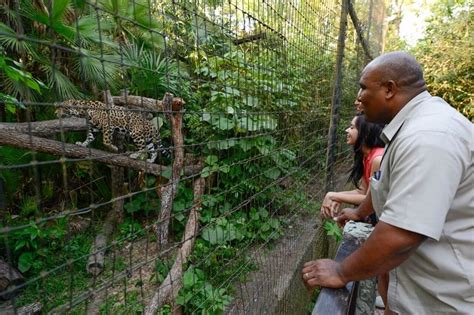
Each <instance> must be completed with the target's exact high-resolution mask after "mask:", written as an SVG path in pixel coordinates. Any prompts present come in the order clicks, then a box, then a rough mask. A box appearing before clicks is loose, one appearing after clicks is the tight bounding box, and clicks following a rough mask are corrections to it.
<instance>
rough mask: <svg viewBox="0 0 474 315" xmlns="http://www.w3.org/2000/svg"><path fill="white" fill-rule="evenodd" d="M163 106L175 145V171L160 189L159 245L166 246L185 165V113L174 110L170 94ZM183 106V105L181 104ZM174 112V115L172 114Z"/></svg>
mask: <svg viewBox="0 0 474 315" xmlns="http://www.w3.org/2000/svg"><path fill="white" fill-rule="evenodd" d="M163 104H164V107H165V109H166V113H167V116H169V119H170V121H171V128H172V137H173V144H174V150H173V152H174V156H173V158H174V159H173V169H172V172H171V178H170V180H169V182H168V183H167V184H165V185H163V186H162V187H160V194H159V195H160V214H159V216H158V222H157V225H156V231H157V237H158V243H159V244H160V245H165V244H167V243H168V234H169V232H168V228H169V223H170V218H171V210H172V207H173V200H174V198H175V196H176V193H177V192H178V186H179V182H180V177H181V170H182V168H183V164H184V147H183V146H184V138H183V132H182V125H183V113H182V110H181V108H178V107H176V108H173V106H174V105H176V104H173V96H172V95H171V94H169V93H166V94H165V98H164V99H163ZM181 105H182V104H181ZM171 112H172V114H171Z"/></svg>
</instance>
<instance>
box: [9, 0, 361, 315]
mask: <svg viewBox="0 0 474 315" xmlns="http://www.w3.org/2000/svg"><path fill="white" fill-rule="evenodd" d="M313 2H314V3H313V5H316V4H317V5H321V3H323V2H322V1H313ZM246 6H247V7H246V8H245V10H246V11H244V10H243V9H240V10H236V8H235V7H233V6H232V5H231V3H227V2H226V1H210V0H209V1H201V2H200V3H196V2H192V1H184V0H183V1H163V2H155V3H153V1H148V0H135V1H127V0H98V1H94V5H91V3H89V2H88V1H84V0H55V1H43V0H36V1H29V0H21V1H7V2H3V3H2V4H0V17H1V19H0V21H1V22H0V90H1V91H2V93H1V94H0V101H1V102H2V104H4V105H2V106H1V110H0V120H1V121H2V122H27V121H40V120H48V119H55V118H56V117H55V114H54V106H52V105H53V104H54V103H55V102H58V101H61V100H65V99H69V98H78V99H101V98H102V91H103V90H105V89H108V90H110V91H111V93H112V94H113V95H118V94H120V93H121V90H123V89H126V90H128V92H129V93H130V94H133V95H141V96H144V97H151V98H156V99H161V98H162V97H163V94H164V93H165V92H171V93H173V94H175V95H176V96H179V97H182V98H183V99H184V100H185V102H186V114H185V117H184V120H185V125H184V129H185V130H184V132H185V145H186V153H187V154H193V155H194V156H195V157H202V158H203V160H204V163H205V165H204V169H203V171H202V173H201V174H200V176H202V177H204V178H206V179H207V180H208V188H207V189H206V195H205V196H204V197H205V198H204V202H203V208H202V210H201V220H200V224H201V226H202V230H201V232H200V236H199V238H198V239H197V241H196V246H195V250H194V252H193V254H192V257H191V260H190V262H189V264H188V265H189V268H188V270H187V271H186V272H185V274H184V283H183V284H184V286H183V289H182V290H181V291H180V295H179V297H178V300H177V303H178V304H180V305H182V307H183V309H184V311H185V312H188V313H194V312H202V313H221V312H222V311H223V310H224V308H225V307H226V305H227V304H228V303H229V301H230V295H231V294H232V285H231V283H230V282H229V281H230V280H229V279H234V278H236V276H237V275H239V277H240V276H243V275H244V274H245V272H247V271H249V270H251V269H252V268H254V265H253V262H252V261H250V260H249V259H248V256H247V252H248V251H249V249H250V248H251V247H252V246H255V244H263V243H268V242H271V241H272V240H275V239H277V238H279V237H280V236H281V235H283V232H284V229H285V224H286V222H287V220H288V219H287V217H288V216H289V215H286V216H285V215H284V214H285V211H286V212H289V213H290V214H292V215H294V213H292V212H291V211H289V210H288V205H289V204H292V203H294V204H296V205H297V206H296V208H297V211H299V212H301V213H306V212H307V211H308V209H312V208H317V207H314V205H311V201H310V200H308V196H307V193H308V192H307V191H302V188H303V187H304V186H303V185H302V183H303V182H305V181H308V180H309V179H310V178H311V177H310V174H315V173H317V172H320V171H321V169H322V167H323V165H324V158H325V151H326V148H325V146H326V134H327V126H328V119H327V108H328V104H329V103H330V98H331V85H332V83H331V82H332V79H333V69H334V42H333V39H334V38H335V34H336V32H337V29H336V27H335V26H334V25H332V24H331V23H333V22H334V20H335V19H334V18H332V15H331V14H333V13H334V12H337V10H334V9H333V8H332V7H331V8H326V10H327V14H326V15H322V17H321V18H320V21H319V23H320V24H321V25H322V26H324V27H325V28H326V29H325V30H324V32H322V31H321V32H317V30H315V29H314V28H313V27H312V26H311V25H310V24H303V25H300V28H291V27H289V26H288V25H286V24H285V23H287V19H290V18H292V17H291V16H290V13H289V12H287V10H288V7H286V5H285V4H283V3H280V4H275V7H274V8H273V9H274V10H275V16H277V17H279V18H278V19H277V18H272V19H269V18H268V17H267V16H266V14H267V13H266V12H263V11H262V10H261V5H260V2H259V1H247V3H246ZM292 10H299V12H305V7H304V4H303V3H302V4H298V5H296V6H295V7H293V9H292ZM244 12H245V14H244ZM295 12H296V11H295ZM313 13H314V12H313ZM250 16H251V17H252V19H253V22H249V17H250ZM316 16H317V15H315V16H314V17H316ZM260 20H262V21H264V20H265V21H266V24H265V25H264V26H263V25H261V24H259V23H256V22H255V21H260ZM245 23H249V24H247V25H246V24H245ZM242 26H244V27H242ZM290 26H291V24H290ZM252 34H264V35H262V38H260V39H258V40H250V41H244V42H241V43H237V42H236V40H237V39H240V38H246V37H247V36H250V35H252ZM349 81H352V80H351V79H350V80H349ZM352 83H353V82H351V83H350V86H351V88H352V86H353V85H352ZM350 94H353V90H352V89H351V90H348V91H347V92H346V94H345V95H344V96H343V97H345V98H348V95H350ZM350 98H352V96H350ZM154 115H155V116H156V117H157V118H158V121H159V122H160V125H162V129H161V130H160V134H161V136H162V137H163V138H164V143H165V144H170V143H171V140H170V126H169V124H168V122H167V120H166V118H165V117H164V115H163V114H162V113H154ZM83 136H84V134H83V133H81V134H77V133H67V134H64V135H57V137H56V139H57V140H60V141H66V142H70V143H73V142H75V141H77V140H78V139H80V138H82V137H83ZM93 146H94V147H97V148H102V149H103V146H102V145H101V144H100V141H96V142H95V143H94V144H93ZM0 158H1V161H2V162H1V163H2V166H5V167H3V168H2V169H1V171H0V180H1V181H2V183H3V185H2V187H4V189H5V195H6V196H7V198H6V199H5V200H4V205H5V207H4V208H3V209H0V218H1V219H2V220H1V221H2V223H1V226H0V227H2V228H6V230H4V231H8V233H7V234H6V235H7V236H8V237H7V238H5V241H3V242H2V243H0V251H1V253H0V256H2V257H4V258H5V259H8V260H9V261H11V262H12V264H14V265H15V266H16V267H17V268H18V269H19V270H20V271H21V272H23V273H24V275H25V276H26V277H27V278H28V279H33V280H32V281H33V282H32V284H31V285H29V286H28V287H27V288H26V289H25V290H24V292H23V293H22V294H21V296H20V299H19V300H18V301H17V303H18V305H23V304H26V303H28V302H31V301H36V300H38V299H40V300H41V301H42V303H43V307H44V309H45V310H48V309H51V308H53V307H57V306H59V305H61V304H64V303H66V302H68V299H71V297H73V296H71V295H70V294H72V293H71V292H72V291H74V294H77V293H79V292H81V291H84V290H86V289H87V288H88V287H90V286H92V285H93V284H94V283H96V282H97V281H103V280H104V279H107V277H110V276H111V275H113V274H115V273H117V272H122V271H124V270H126V269H127V268H130V267H131V265H132V262H131V261H130V262H129V261H128V260H126V259H125V256H126V255H125V253H121V254H117V257H116V254H115V251H117V250H119V249H120V248H121V247H123V246H126V245H127V244H130V243H131V242H137V243H139V242H140V240H145V239H151V241H152V242H153V241H155V240H156V239H155V238H154V237H155V236H154V235H153V232H152V231H151V230H150V228H149V226H150V224H151V223H152V222H153V221H154V220H156V217H157V212H158V211H159V210H158V209H159V205H160V198H159V197H158V195H157V194H156V193H155V189H156V187H157V185H158V183H157V180H156V178H153V177H150V176H145V178H144V180H143V181H141V182H139V180H137V173H136V172H134V171H132V170H127V176H126V178H127V179H126V181H127V184H128V188H129V190H130V192H131V194H130V195H129V196H127V198H126V199H125V205H124V210H125V211H124V212H125V218H124V220H123V222H122V223H121V224H119V225H118V226H117V231H116V233H115V235H114V242H113V244H112V245H111V246H112V247H111V248H110V252H113V253H114V254H110V255H108V257H107V261H106V265H107V266H106V269H105V271H104V273H103V276H101V277H103V279H102V278H101V279H91V277H90V276H88V275H87V274H86V273H85V264H86V261H87V257H88V251H89V250H90V246H91V244H92V243H93V238H94V235H95V234H96V233H97V231H98V230H99V229H100V224H101V222H102V220H103V219H104V217H105V216H106V213H107V211H108V210H109V209H110V207H111V199H112V198H113V197H116V196H112V192H111V188H110V180H111V179H110V171H109V168H108V167H106V166H105V165H102V164H100V163H95V162H93V161H88V160H84V161H82V160H81V161H74V160H72V161H67V162H66V163H62V162H60V161H58V159H57V157H54V156H51V155H48V154H40V153H35V152H30V151H26V150H19V149H15V148H11V147H5V146H4V147H0ZM38 162H40V163H38ZM43 162H44V163H43ZM162 162H164V163H167V164H169V163H170V162H171V161H169V160H168V161H166V160H165V161H162ZM19 165H24V167H18V166H19ZM58 166H59V167H58ZM168 175H169V174H163V176H165V177H166V176H168ZM282 179H286V180H290V182H291V185H290V187H288V185H287V186H286V189H284V188H283V185H281V184H280V181H281V180H282ZM192 198H193V196H192V182H191V180H183V181H182V182H181V184H180V187H179V189H178V193H177V196H176V199H175V201H174V203H173V218H172V224H171V227H172V233H173V235H172V239H173V240H179V239H180V237H181V234H182V233H183V230H184V225H185V223H186V219H187V214H188V212H189V208H190V206H191V203H192ZM91 204H95V205H99V206H97V208H93V209H92V210H91V208H92V207H91V206H90V205H91ZM282 209H287V210H282ZM292 211H294V210H292ZM70 213H74V214H75V215H74V216H68V215H66V216H64V214H70ZM77 213H80V215H77ZM83 222H92V224H91V225H90V226H89V227H88V228H86V229H85V230H81V232H80V233H79V234H75V233H74V231H72V230H71V229H72V227H73V226H75V224H76V223H77V224H80V223H83ZM128 246H129V245H128ZM169 268H170V261H168V260H160V261H158V262H157V263H156V273H155V275H153V277H152V280H153V281H154V282H155V283H156V284H159V283H160V282H161V281H162V280H163V277H164V276H165V275H166V273H167V272H168V271H169ZM51 270H54V272H53V271H51ZM49 271H51V272H50V273H45V272H49ZM217 271H220V272H217ZM222 271H223V272H222ZM71 274H73V275H74V277H73V280H71V278H69V277H71ZM45 277H46V278H45ZM50 277H51V278H50ZM35 279H43V280H42V281H36V280H35ZM46 279H47V282H48V284H47V286H46V287H42V285H41V283H43V282H44V280H46ZM222 283H227V284H226V285H225V286H223V285H222ZM68 286H71V287H69V288H68ZM135 286H136V287H140V286H141V282H137V283H135ZM137 292H138V291H133V290H132V292H128V294H127V295H126V296H123V297H119V296H118V295H117V296H111V297H109V299H108V300H107V301H106V304H104V305H101V306H100V310H101V311H105V312H119V313H120V312H135V311H137V310H141V309H142V306H143V305H141V303H143V301H141V300H140V299H139V295H138V293H137ZM117 301H122V302H123V301H124V302H125V304H123V303H116V302H117ZM69 302H70V300H69ZM168 311H169V309H167V308H165V309H164V310H163V312H165V313H166V312H168Z"/></svg>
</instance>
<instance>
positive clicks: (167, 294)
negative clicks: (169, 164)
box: [144, 177, 205, 315]
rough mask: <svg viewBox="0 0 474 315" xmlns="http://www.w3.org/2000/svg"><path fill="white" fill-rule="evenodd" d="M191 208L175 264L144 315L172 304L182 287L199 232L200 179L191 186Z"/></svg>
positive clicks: (202, 179) (201, 191)
mask: <svg viewBox="0 0 474 315" xmlns="http://www.w3.org/2000/svg"><path fill="white" fill-rule="evenodd" d="M193 186H194V187H193V192H194V199H193V206H192V208H191V211H190V212H189V216H188V221H187V222H186V228H185V230H184V235H183V240H182V241H183V245H182V246H181V248H180V249H179V251H178V253H177V255H176V259H175V262H174V263H173V266H172V267H171V270H170V271H169V273H168V275H167V276H166V278H165V280H163V282H162V283H161V285H160V287H159V288H158V290H157V291H156V292H155V294H154V295H153V297H152V299H151V300H150V302H149V303H148V305H147V306H146V308H145V311H144V314H148V315H151V314H155V313H156V311H157V310H158V309H159V308H161V307H162V306H163V305H164V304H166V303H172V304H174V301H175V300H176V297H177V296H178V292H179V290H180V289H181V287H182V286H183V265H184V264H186V262H187V261H188V257H189V255H190V254H191V252H192V251H193V248H194V242H195V240H196V236H197V233H198V232H199V217H200V215H201V213H200V209H201V203H202V194H203V193H204V186H205V180H204V178H202V177H200V178H198V179H196V180H195V181H194V184H193Z"/></svg>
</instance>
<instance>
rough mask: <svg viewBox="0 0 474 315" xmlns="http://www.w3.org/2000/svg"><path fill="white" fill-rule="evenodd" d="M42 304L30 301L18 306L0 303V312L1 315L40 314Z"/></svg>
mask: <svg viewBox="0 0 474 315" xmlns="http://www.w3.org/2000/svg"><path fill="white" fill-rule="evenodd" d="M42 307H43V306H42V305H41V303H39V302H35V303H31V304H28V305H25V306H22V307H19V308H16V307H14V306H13V304H12V303H8V304H6V305H0V314H2V315H36V314H40V312H41V309H42Z"/></svg>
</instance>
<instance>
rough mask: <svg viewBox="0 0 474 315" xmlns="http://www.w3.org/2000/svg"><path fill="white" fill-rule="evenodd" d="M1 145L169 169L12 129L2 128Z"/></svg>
mask: <svg viewBox="0 0 474 315" xmlns="http://www.w3.org/2000/svg"><path fill="white" fill-rule="evenodd" d="M0 145H9V146H13V147H16V148H22V149H28V150H31V151H36V152H43V153H49V154H52V155H57V156H65V157H69V158H81V159H90V160H96V161H99V162H102V163H106V164H111V165H117V166H124V167H129V168H132V169H135V170H138V171H144V172H145V173H149V174H153V175H157V176H158V175H161V174H162V173H163V172H164V171H166V170H167V169H168V167H167V166H163V165H158V164H151V163H146V162H145V161H141V160H135V159H132V158H130V157H128V156H125V155H120V154H116V153H110V152H105V151H101V150H97V149H91V148H84V147H81V146H80V145H76V144H70V143H63V142H60V141H55V140H50V139H45V138H40V137H36V136H30V135H27V134H23V133H18V132H15V131H12V130H1V129H0ZM200 171H201V167H200V166H198V165H190V166H186V167H184V174H185V175H186V176H190V175H195V174H197V173H199V172H200Z"/></svg>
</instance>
